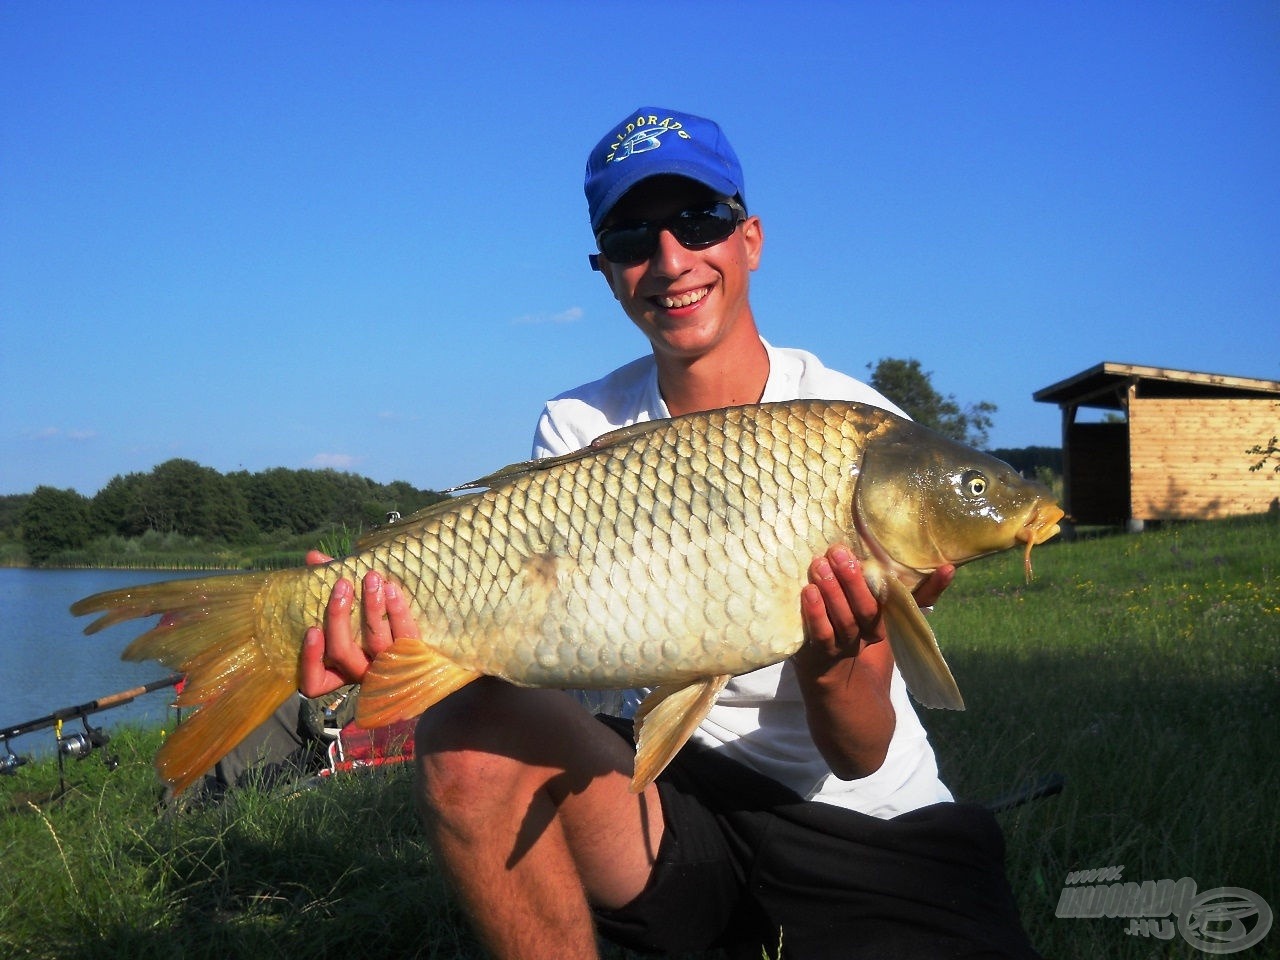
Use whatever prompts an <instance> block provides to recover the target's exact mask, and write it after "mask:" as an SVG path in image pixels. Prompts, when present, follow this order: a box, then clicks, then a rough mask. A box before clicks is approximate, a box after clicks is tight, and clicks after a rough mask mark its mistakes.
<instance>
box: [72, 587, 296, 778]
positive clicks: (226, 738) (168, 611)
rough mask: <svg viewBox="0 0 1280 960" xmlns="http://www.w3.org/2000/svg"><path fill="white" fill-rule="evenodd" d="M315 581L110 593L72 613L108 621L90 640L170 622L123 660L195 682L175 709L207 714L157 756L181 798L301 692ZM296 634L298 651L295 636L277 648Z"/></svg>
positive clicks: (92, 629) (195, 717) (94, 627)
mask: <svg viewBox="0 0 1280 960" xmlns="http://www.w3.org/2000/svg"><path fill="white" fill-rule="evenodd" d="M313 576H315V574H314V573H312V572H311V571H310V570H296V571H295V570H288V571H279V572H277V573H252V574H237V575H232V576H226V577H213V578H209V579H193V580H172V581H166V582H164V583H154V584H144V585H142V586H136V587H128V588H125V589H121V590H111V591H107V592H105V593H99V594H95V595H94V596H91V597H86V598H85V599H83V600H79V601H77V602H76V603H75V604H73V605H72V607H71V612H72V613H74V614H76V615H77V616H82V615H84V614H87V613H102V616H101V617H99V618H98V619H97V620H95V621H94V622H93V623H91V624H89V626H88V627H86V628H85V633H90V634H92V633H97V632H98V631H99V630H103V629H105V628H106V627H109V626H112V625H113V624H117V623H121V622H123V621H125V620H132V619H135V618H138V617H149V616H154V615H156V614H161V615H162V617H161V620H160V623H159V624H158V625H156V626H155V627H154V628H153V629H151V630H149V631H148V632H146V633H144V634H142V636H140V637H138V638H137V639H136V640H134V641H133V642H132V643H130V644H129V646H128V647H127V648H126V649H125V651H124V653H123V655H122V656H123V658H124V659H126V660H157V661H159V662H160V663H163V664H164V665H165V666H167V667H170V668H172V669H174V670H178V671H181V672H182V673H183V674H185V675H186V678H187V679H186V683H185V684H184V686H183V689H182V692H181V693H179V695H178V697H177V701H176V703H177V705H178V706H179V707H199V709H198V710H196V711H195V712H194V713H192V714H191V715H190V716H189V717H188V718H187V719H185V720H184V721H183V723H182V724H181V725H180V726H179V727H178V728H177V730H176V731H174V733H173V734H172V735H171V736H170V737H168V739H167V740H166V741H165V744H164V746H163V747H161V748H160V752H159V753H158V754H157V755H156V769H157V770H158V771H159V773H160V776H161V777H162V778H163V779H164V780H165V781H166V782H167V783H169V784H170V785H171V786H172V788H173V790H174V792H175V793H181V792H182V791H183V790H185V789H186V788H187V787H189V786H190V785H191V784H193V783H194V782H195V781H196V780H198V779H199V778H200V777H201V776H203V775H204V774H205V773H206V772H207V771H209V770H210V769H211V768H212V767H213V765H214V764H215V763H217V762H218V761H219V760H221V759H222V758H223V757H224V756H226V754H227V753H228V752H229V751H230V750H231V749H232V748H233V747H234V746H235V745H236V744H237V743H239V742H240V741H241V740H243V739H244V738H245V737H246V736H247V735H248V734H249V733H250V731H252V730H254V729H255V728H256V727H258V726H260V725H261V724H262V723H263V722H264V721H265V720H266V719H267V718H268V717H270V716H271V714H272V713H274V712H275V711H276V710H277V709H279V707H280V705H281V704H283V703H284V702H285V701H286V700H287V699H288V698H289V696H290V695H291V694H292V693H294V692H295V691H296V690H297V687H298V652H299V651H300V650H301V644H302V630H303V627H302V624H304V623H305V622H306V620H305V619H304V617H303V608H302V602H303V601H305V599H306V597H307V592H306V590H305V587H303V583H304V581H305V580H306V579H310V578H311V577H313ZM295 620H296V621H297V623H296V624H295V623H294V621H295ZM317 622H319V621H318V620H317ZM295 626H296V629H295V630H294V634H296V650H295V649H294V647H292V646H289V643H288V641H289V640H292V639H293V638H292V637H289V638H287V639H286V640H285V641H283V642H282V641H281V640H280V639H272V638H273V637H276V638H278V637H281V636H283V635H284V634H286V633H288V631H289V630H290V628H291V627H295Z"/></svg>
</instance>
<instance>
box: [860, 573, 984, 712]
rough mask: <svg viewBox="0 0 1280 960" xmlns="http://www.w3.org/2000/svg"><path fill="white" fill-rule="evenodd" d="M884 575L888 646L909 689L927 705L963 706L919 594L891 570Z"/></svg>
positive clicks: (881, 604)
mask: <svg viewBox="0 0 1280 960" xmlns="http://www.w3.org/2000/svg"><path fill="white" fill-rule="evenodd" d="M880 579H881V586H882V587H883V589H882V590H881V594H882V596H881V600H880V609H881V612H882V614H883V616H884V620H885V627H886V628H887V629H888V633H889V646H890V647H891V648H892V649H893V659H894V661H895V662H896V663H897V665H898V671H899V672H900V673H901V674H902V679H903V680H905V681H906V684H907V690H909V691H910V692H911V695H912V696H913V697H915V698H916V700H917V701H918V702H919V703H921V704H923V705H924V706H926V707H934V708H943V709H947V710H963V709H964V698H963V697H961V696H960V688H959V687H958V686H956V680H955V677H953V676H952V675H951V668H950V667H948V666H947V661H946V660H944V659H943V657H942V651H941V650H939V649H938V640H937V638H936V637H935V636H934V633H933V628H932V627H930V626H929V621H928V620H926V619H925V616H924V614H923V613H922V612H921V610H920V607H919V605H918V604H917V603H916V598H915V597H913V596H912V595H911V591H910V590H908V589H907V587H906V585H905V584H904V583H903V582H902V581H901V580H899V579H898V578H897V577H895V576H893V575H892V574H890V575H886V576H884V577H883V578H880Z"/></svg>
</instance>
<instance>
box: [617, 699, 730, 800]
mask: <svg viewBox="0 0 1280 960" xmlns="http://www.w3.org/2000/svg"><path fill="white" fill-rule="evenodd" d="M731 676H732V675H731V674H722V675H718V676H714V677H706V678H704V679H702V680H695V681H693V682H692V683H686V684H665V685H663V686H661V687H658V688H657V689H656V690H654V691H653V692H651V693H650V694H649V695H648V696H647V697H645V698H644V702H643V703H641V704H640V708H639V709H638V710H637V711H636V716H635V732H636V765H635V770H634V772H633V773H632V775H631V792H632V793H640V792H641V791H642V790H644V788H645V787H647V786H648V785H649V784H651V783H653V781H654V780H656V779H657V777H658V774H660V773H661V772H662V771H663V770H665V769H666V768H667V764H669V763H670V762H671V761H672V759H674V757H675V755H676V754H677V753H679V752H680V748H681V747H683V746H684V745H685V743H686V742H687V741H688V739H689V738H690V737H691V736H693V731H694V730H696V729H697V727H698V724H700V723H701V722H702V721H703V720H704V719H705V718H706V716H707V713H708V712H710V710H711V708H712V707H713V706H714V705H715V702H716V697H717V696H719V694H720V691H721V690H723V689H724V685H725V684H726V683H728V682H729V679H730V677H731Z"/></svg>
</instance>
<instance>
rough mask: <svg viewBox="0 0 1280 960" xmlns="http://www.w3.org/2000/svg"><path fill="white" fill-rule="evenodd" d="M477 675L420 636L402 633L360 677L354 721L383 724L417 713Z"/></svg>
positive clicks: (371, 724) (369, 725)
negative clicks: (416, 637)
mask: <svg viewBox="0 0 1280 960" xmlns="http://www.w3.org/2000/svg"><path fill="white" fill-rule="evenodd" d="M480 676H481V673H480V672H479V671H478V670H472V669H469V668H467V667H462V666H459V665H458V664H456V663H454V662H453V661H452V660H450V659H449V658H448V657H446V656H444V654H442V653H440V652H439V651H438V650H436V649H435V648H434V647H432V646H431V645H429V644H426V643H423V642H422V641H421V640H418V639H415V638H413V637H401V638H400V639H398V640H396V641H394V642H393V643H392V644H391V646H390V647H388V648H387V649H386V650H383V651H382V652H381V653H380V654H378V655H377V657H375V658H374V660H373V663H371V664H370V665H369V671H368V673H366V674H365V675H364V679H362V680H361V681H360V700H359V702H358V703H357V704H356V723H358V724H359V725H360V726H362V727H383V726H386V725H387V724H389V723H395V722H396V721H398V720H408V719H409V718H411V717H416V716H417V715H418V714H420V713H422V712H423V711H424V710H426V709H427V708H428V707H432V706H435V705H436V704H437V703H439V702H440V701H441V700H443V699H444V698H445V697H447V696H448V695H449V694H451V693H453V692H454V691H455V690H458V689H460V688H462V687H465V686H466V685H467V684H468V683H470V682H471V681H472V680H475V679H476V678H478V677H480Z"/></svg>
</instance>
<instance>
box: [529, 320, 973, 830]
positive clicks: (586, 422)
mask: <svg viewBox="0 0 1280 960" xmlns="http://www.w3.org/2000/svg"><path fill="white" fill-rule="evenodd" d="M765 349H766V351H767V352H768V355H769V380H768V382H767V383H766V384H765V389H764V395H763V396H762V397H761V400H762V401H763V402H773V401H780V400H810V399H814V400H856V401H860V402H863V403H870V404H874V405H875V406H878V407H882V408H884V409H886V410H890V411H892V412H894V413H897V414H900V415H901V414H902V411H901V410H900V409H899V408H898V407H896V406H894V405H893V404H892V403H891V402H890V401H889V400H888V399H886V398H885V397H884V396H882V395H881V394H880V393H878V392H877V391H876V390H874V389H872V388H871V387H869V386H867V384H865V383H862V382H861V381H858V380H854V379H853V378H852V377H848V376H845V375H844V374H843V373H839V372H837V371H835V370H830V369H828V368H827V367H825V366H823V365H822V362H821V361H820V360H818V358H817V357H815V356H814V355H813V354H811V353H806V352H805V351H803V350H792V349H785V348H777V347H773V346H770V345H769V344H768V343H765ZM669 416H670V413H669V412H668V411H667V405H666V403H665V402H663V399H662V395H661V393H660V392H659V390H658V371H657V364H656V363H655V362H654V359H653V357H652V355H650V356H645V357H641V358H640V359H638V360H634V361H632V362H631V363H628V364H626V365H625V366H623V367H619V368H618V369H617V370H615V371H613V373H610V374H609V375H608V376H606V377H603V378H602V379H600V380H596V381H594V382H592V383H588V384H584V385H583V386H581V387H578V388H576V389H574V390H570V391H568V392H566V393H562V394H560V395H559V396H558V397H556V398H554V399H553V400H550V401H548V403H547V405H546V408H545V409H544V410H543V412H542V416H541V417H540V418H539V420H538V427H537V432H536V434H535V436H534V442H533V456H534V458H535V459H537V458H542V457H549V456H558V455H560V454H565V453H570V452H572V451H574V450H580V449H582V448H583V447H585V446H586V445H587V444H589V443H590V442H591V441H592V440H594V439H595V438H596V437H598V436H600V435H601V434H602V433H607V432H608V431H610V430H615V429H617V428H619V427H625V426H628V425H629V424H633V423H640V422H642V421H646V420H656V419H661V418H664V417H669ZM799 602H800V597H799V592H798V591H797V594H796V603H797V604H798V603H799ZM644 692H646V691H634V692H631V691H628V692H627V694H626V695H624V696H622V697H620V698H619V697H617V696H614V697H607V696H606V697H600V696H598V695H597V696H596V697H594V698H592V697H591V696H590V695H588V697H587V698H586V699H587V702H588V703H591V704H593V705H594V706H597V707H598V706H601V705H605V706H606V709H607V707H608V706H610V705H612V706H613V707H614V711H609V712H615V711H618V709H619V708H621V712H622V713H624V714H630V713H631V712H633V711H634V709H635V706H636V704H638V703H639V700H640V698H641V696H642V695H643V693H644ZM610 701H612V702H611V703H610ZM890 701H891V702H892V704H893V708H894V711H895V713H896V716H897V723H896V726H895V728H894V731H893V738H892V740H891V741H890V743H889V751H888V755H887V756H886V757H885V761H884V763H883V764H882V765H881V766H880V769H878V770H877V771H876V772H875V773H873V774H871V775H870V776H866V777H862V778H860V779H858V780H841V779H840V778H838V777H836V776H835V775H834V774H832V773H831V770H830V768H829V767H828V766H827V763H826V761H825V760H824V759H823V758H822V755H821V754H820V753H819V752H818V749H817V747H815V746H814V744H813V740H812V738H811V737H810V736H809V727H808V723H807V721H806V720H805V710H804V701H803V699H802V697H801V695H800V686H799V682H798V681H797V680H796V676H795V670H794V668H793V667H792V666H791V663H790V661H783V662H782V663H776V664H774V665H772V666H769V667H764V668H763V669H760V670H755V671H753V672H751V673H748V674H744V675H743V676H740V677H734V678H733V679H732V680H730V681H729V683H728V685H726V687H725V688H724V690H723V691H722V692H721V694H720V696H719V698H718V699H717V700H716V704H715V706H713V707H712V708H711V712H710V713H709V714H708V715H707V718H706V719H705V720H704V721H703V722H702V724H701V726H700V727H699V728H698V729H697V731H696V732H695V733H694V735H693V739H695V740H697V741H698V742H700V743H703V744H706V745H708V746H710V747H713V748H714V749H716V750H720V751H723V752H724V753H725V754H726V755H727V756H730V757H732V758H733V759H735V760H737V761H738V762H739V763H742V764H744V765H746V766H748V767H750V768H752V769H753V770H756V771H758V772H760V773H762V774H764V775H765V776H768V777H771V778H773V779H774V780H777V781H778V782H780V783H782V784H784V785H786V786H788V787H790V788H791V789H792V790H794V791H795V792H796V793H798V794H799V795H800V796H802V797H806V798H808V799H811V800H819V801H821V802H823V803H830V804H834V805H836V806H841V807H848V808H850V809H853V810H858V811H860V812H862V813H866V814H870V815H871V816H876V817H884V818H888V817H895V816H897V815H898V814H901V813H906V812H907V811H909V810H915V809H917V808H919V807H924V806H928V805H929V804H932V803H939V802H943V801H948V800H951V799H952V797H951V793H950V792H949V791H948V790H947V788H946V786H945V785H943V783H942V781H941V780H940V779H939V778H938V765H937V761H936V760H935V758H934V755H933V748H932V747H931V746H930V745H929V740H928V737H927V736H926V734H925V731H924V728H923V727H922V726H921V725H920V719H919V717H917V716H916V712H915V709H914V708H913V707H912V704H911V702H910V700H909V699H908V697H907V688H906V684H904V683H903V680H902V677H901V675H900V674H899V673H898V670H897V668H896V667H895V668H894V671H893V680H892V683H891V686H890Z"/></svg>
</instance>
